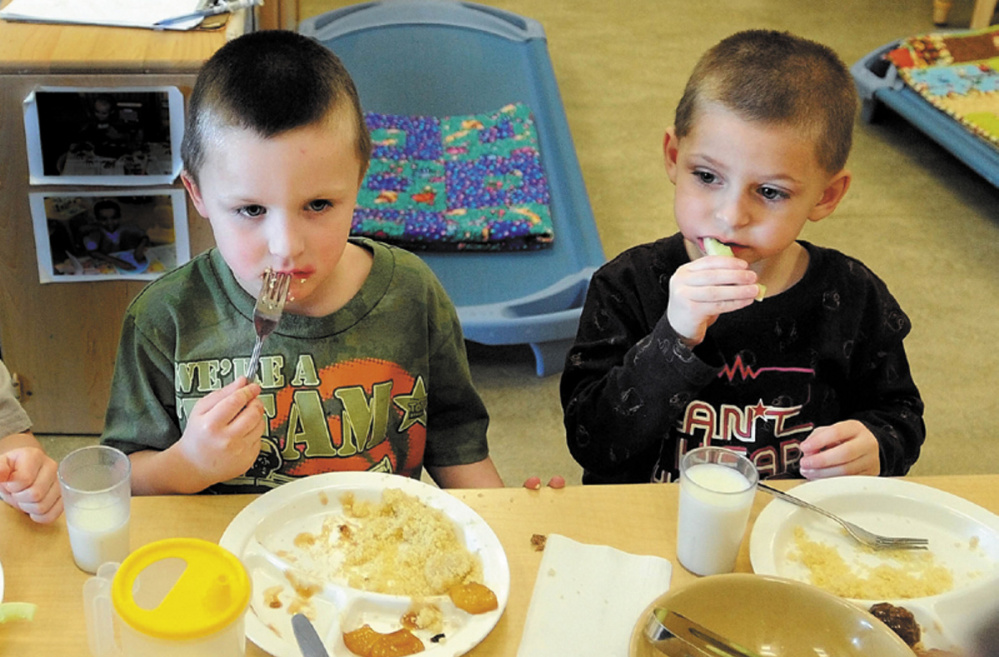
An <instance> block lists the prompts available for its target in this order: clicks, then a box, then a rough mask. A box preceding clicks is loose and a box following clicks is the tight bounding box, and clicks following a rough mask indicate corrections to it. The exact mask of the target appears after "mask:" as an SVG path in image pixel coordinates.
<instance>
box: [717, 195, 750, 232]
mask: <svg viewBox="0 0 999 657" xmlns="http://www.w3.org/2000/svg"><path fill="white" fill-rule="evenodd" d="M715 221H717V222H718V223H719V224H721V225H722V226H724V227H726V228H738V227H740V226H745V225H746V224H748V223H749V221H750V216H749V211H748V209H747V208H746V207H745V205H744V204H743V203H742V199H741V198H731V199H726V201H725V202H724V203H722V204H720V205H719V206H718V207H717V208H715Z"/></svg>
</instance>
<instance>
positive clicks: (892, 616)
mask: <svg viewBox="0 0 999 657" xmlns="http://www.w3.org/2000/svg"><path fill="white" fill-rule="evenodd" d="M870 612H871V613H872V614H873V615H874V617H875V618H877V619H878V620H879V621H881V622H882V623H884V624H885V625H887V626H888V627H890V628H891V629H892V631H894V632H895V634H897V635H899V636H900V637H902V640H903V641H905V643H906V645H908V646H909V647H910V648H915V647H916V644H918V643H919V640H920V639H921V638H922V632H921V631H920V629H919V623H917V622H916V617H915V616H913V615H912V612H911V611H909V610H908V609H906V608H905V607H896V606H895V605H893V604H890V603H888V602H879V603H878V604H876V605H872V606H871V609H870Z"/></svg>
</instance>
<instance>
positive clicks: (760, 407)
mask: <svg viewBox="0 0 999 657" xmlns="http://www.w3.org/2000/svg"><path fill="white" fill-rule="evenodd" d="M750 410H752V411H753V417H766V415H767V410H768V409H767V405H766V404H764V403H763V400H762V399H761V400H760V401H759V403H758V404H756V406H754V407H753V408H752V409H750Z"/></svg>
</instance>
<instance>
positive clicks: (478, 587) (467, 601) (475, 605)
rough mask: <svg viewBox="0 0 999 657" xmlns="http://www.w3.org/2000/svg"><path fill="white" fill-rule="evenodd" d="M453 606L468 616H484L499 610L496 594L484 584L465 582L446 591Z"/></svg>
mask: <svg viewBox="0 0 999 657" xmlns="http://www.w3.org/2000/svg"><path fill="white" fill-rule="evenodd" d="M448 596H449V597H450V598H451V602H453V603H454V606H455V607H457V608H458V609H461V610H463V611H467V612H468V613H470V614H484V613H486V612H487V611H492V610H494V609H497V608H499V601H498V600H497V599H496V594H495V593H493V592H492V590H491V589H490V588H489V587H488V586H486V585H485V584H479V583H478V582H467V583H465V584H459V585H458V586H455V587H453V588H452V589H451V590H450V591H448Z"/></svg>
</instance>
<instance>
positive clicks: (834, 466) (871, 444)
mask: <svg viewBox="0 0 999 657" xmlns="http://www.w3.org/2000/svg"><path fill="white" fill-rule="evenodd" d="M799 447H800V448H801V453H802V457H801V460H800V461H799V462H798V464H799V466H800V467H801V476H803V477H804V478H805V479H822V478H825V477H838V476H840V475H874V476H877V475H879V474H881V457H880V449H879V447H878V440H877V438H875V437H874V434H873V433H871V431H870V429H868V428H867V427H866V426H865V425H864V423H863V422H859V421H857V420H844V421H843V422H837V423H836V424H832V425H829V426H827V427H819V428H818V429H816V430H815V431H813V432H812V433H811V435H810V436H808V438H806V439H805V440H804V441H802V443H801V445H799Z"/></svg>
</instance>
